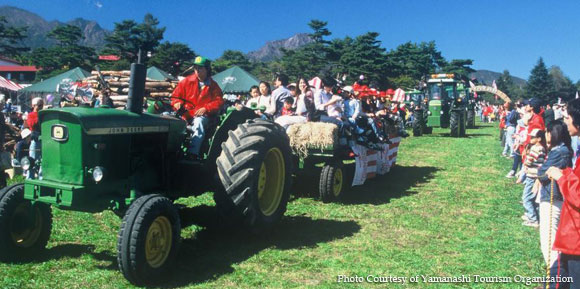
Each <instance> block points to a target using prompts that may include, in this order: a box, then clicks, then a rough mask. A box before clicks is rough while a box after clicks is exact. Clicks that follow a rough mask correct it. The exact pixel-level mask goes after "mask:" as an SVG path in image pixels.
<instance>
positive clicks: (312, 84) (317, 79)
mask: <svg viewBox="0 0 580 289" xmlns="http://www.w3.org/2000/svg"><path fill="white" fill-rule="evenodd" d="M308 84H309V85H310V87H314V88H316V89H320V87H321V86H322V79H320V77H318V76H317V77H315V78H313V79H311V80H309V81H308Z"/></svg>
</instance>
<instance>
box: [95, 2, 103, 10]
mask: <svg viewBox="0 0 580 289" xmlns="http://www.w3.org/2000/svg"><path fill="white" fill-rule="evenodd" d="M94 3H95V6H96V7H97V8H99V9H101V8H102V7H103V3H102V2H101V1H95V2H94Z"/></svg>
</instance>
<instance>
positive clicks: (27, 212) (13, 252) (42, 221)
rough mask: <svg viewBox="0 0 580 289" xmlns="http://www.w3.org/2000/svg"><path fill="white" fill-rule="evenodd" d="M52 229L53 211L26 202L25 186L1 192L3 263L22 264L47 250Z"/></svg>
mask: <svg viewBox="0 0 580 289" xmlns="http://www.w3.org/2000/svg"><path fill="white" fill-rule="evenodd" d="M51 229H52V210H51V208H50V206H49V205H47V204H44V203H36V204H34V205H33V204H32V202H31V201H29V200H25V199H24V184H16V185H12V186H9V187H5V188H3V189H2V190H0V260H2V261H8V262H11V261H23V260H28V259H30V258H33V257H36V256H38V254H39V253H40V252H41V251H42V250H44V248H45V247H46V244H47V243H48V239H49V238H50V232H51Z"/></svg>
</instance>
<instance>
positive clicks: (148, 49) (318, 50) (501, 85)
mask: <svg viewBox="0 0 580 289" xmlns="http://www.w3.org/2000/svg"><path fill="white" fill-rule="evenodd" d="M327 24H328V23H327V22H325V21H321V20H311V21H310V22H309V23H308V26H309V27H310V28H311V30H312V31H311V32H310V33H309V34H308V35H309V37H310V38H311V39H312V42H311V43H309V44H307V45H305V46H302V47H300V48H298V49H294V50H283V51H282V52H283V56H282V57H281V58H280V59H277V60H273V61H269V62H253V61H250V60H249V59H248V57H247V56H246V55H245V54H244V53H242V52H241V51H237V50H226V51H224V52H223V54H222V55H221V56H220V57H219V58H217V59H215V60H214V61H213V62H212V69H213V72H214V73H218V72H220V71H223V70H225V69H227V68H229V67H231V66H233V65H238V66H240V67H242V68H243V69H245V70H247V71H249V72H250V73H252V74H254V75H256V76H257V77H258V78H260V79H264V80H270V79H272V78H273V76H274V75H275V73H278V72H284V73H286V74H288V75H289V76H290V78H291V79H296V78H298V77H299V76H305V77H313V76H331V77H335V78H337V79H341V80H343V81H344V82H345V83H353V82H354V81H356V80H358V79H359V76H360V75H364V76H365V80H366V81H367V82H368V83H369V84H370V85H371V86H375V87H376V88H378V89H386V88H394V87H403V88H406V89H412V88H415V87H418V86H420V85H421V84H422V82H424V81H426V79H427V78H428V77H429V75H430V74H432V73H455V74H456V75H458V76H459V77H461V78H463V79H465V80H468V79H469V74H470V73H471V72H474V71H475V70H473V69H472V68H471V65H472V64H473V60H471V59H452V60H447V59H445V58H444V57H443V56H442V54H441V51H439V50H438V49H437V46H436V44H435V41H430V42H420V43H413V42H407V43H403V44H401V45H399V46H397V47H396V48H395V49H392V50H390V51H387V49H385V48H383V47H382V46H381V44H382V43H381V41H380V40H378V37H379V35H380V34H379V33H378V32H367V33H365V34H362V35H358V36H356V37H350V36H346V37H344V38H342V39H341V38H334V39H329V37H330V36H331V35H332V32H331V31H329V30H328V28H327ZM165 29H166V28H165V27H161V26H160V25H159V20H158V19H157V18H155V17H154V16H153V15H151V14H146V15H145V17H144V18H143V21H142V22H141V23H138V22H136V21H134V20H123V21H121V22H119V23H115V28H114V30H113V32H112V33H111V35H109V36H107V37H106V39H105V41H106V45H105V48H103V49H102V50H101V51H98V54H100V55H109V54H110V55H117V56H119V57H120V59H119V60H118V61H103V60H99V59H98V56H97V51H95V49H93V48H91V47H86V46H83V45H81V44H80V41H81V40H82V38H83V34H82V31H81V30H80V28H78V27H76V26H72V25H64V26H58V27H56V28H55V29H54V30H52V31H51V32H50V33H49V34H48V35H47V36H48V37H50V38H52V39H54V40H56V41H57V43H58V45H56V46H54V47H49V48H36V49H32V50H31V49H29V48H26V47H22V46H20V45H19V42H20V41H22V40H23V39H24V38H25V33H26V27H10V26H9V25H8V24H7V21H6V19H5V18H4V17H0V55H3V56H7V57H12V58H15V59H17V60H19V61H20V62H21V63H24V64H26V65H34V66H37V67H41V68H42V70H40V71H39V72H38V74H37V79H38V80H41V79H45V78H47V77H51V76H54V75H56V74H59V73H62V72H64V71H66V70H68V69H71V68H74V67H77V66H78V67H81V68H83V69H86V70H92V69H93V67H94V65H95V64H98V65H100V67H101V69H103V70H126V69H129V66H130V64H131V63H132V62H136V61H137V58H138V56H139V52H140V51H141V52H142V62H144V63H145V64H147V65H149V66H150V65H154V66H157V67H159V68H160V69H162V70H165V71H167V72H169V73H171V74H172V75H175V76H177V75H181V74H183V73H185V72H186V71H187V69H188V68H189V67H190V66H191V64H192V62H193V59H194V58H195V57H196V56H197V53H195V51H193V50H192V49H191V48H190V47H189V46H188V45H187V44H184V43H180V42H169V41H163V36H164V33H165ZM496 84H497V86H498V89H500V90H502V91H503V92H505V93H506V94H507V95H509V96H510V97H511V98H512V99H516V98H524V97H525V98H528V97H539V98H542V99H544V100H545V101H547V102H550V101H553V100H555V99H557V98H558V97H561V98H563V99H564V100H568V99H571V98H573V97H574V96H575V94H576V91H577V90H578V87H580V81H578V82H577V83H573V82H572V80H571V79H570V78H568V77H567V76H565V75H564V73H563V72H562V70H561V69H560V68H559V67H558V66H552V67H551V68H550V69H548V68H547V67H546V65H545V63H544V61H543V59H542V58H540V59H539V60H538V63H537V64H536V66H535V67H534V68H533V69H532V71H531V73H530V77H529V79H528V84H527V85H526V86H525V87H520V86H517V85H515V84H514V83H513V81H512V79H511V76H510V74H509V71H507V70H505V71H504V72H503V74H502V75H501V76H500V77H499V78H498V79H497V82H496ZM488 85H489V84H488Z"/></svg>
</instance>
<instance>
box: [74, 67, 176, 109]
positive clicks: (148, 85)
mask: <svg viewBox="0 0 580 289" xmlns="http://www.w3.org/2000/svg"><path fill="white" fill-rule="evenodd" d="M101 75H103V78H104V79H105V81H107V83H108V84H109V87H110V88H111V99H112V100H113V103H114V104H115V107H116V108H121V107H125V105H126V104H127V97H128V95H129V79H130V76H131V71H129V70H123V71H101ZM83 81H84V82H87V83H89V84H90V85H91V87H92V88H93V90H94V95H95V97H98V96H99V94H100V93H101V92H100V91H99V88H100V84H99V79H98V72H97V71H92V72H91V76H89V77H87V78H85V79H84V80H83ZM177 83H178V81H176V80H173V81H172V80H169V79H166V80H161V81H160V80H153V79H150V78H147V79H146V82H145V94H146V96H151V97H169V96H171V93H172V92H173V90H174V89H175V87H177Z"/></svg>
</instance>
